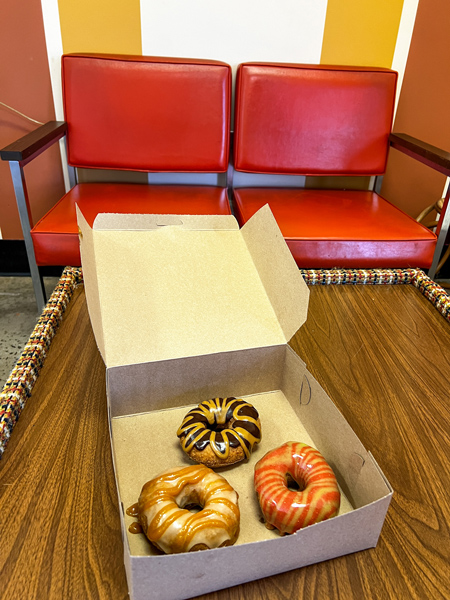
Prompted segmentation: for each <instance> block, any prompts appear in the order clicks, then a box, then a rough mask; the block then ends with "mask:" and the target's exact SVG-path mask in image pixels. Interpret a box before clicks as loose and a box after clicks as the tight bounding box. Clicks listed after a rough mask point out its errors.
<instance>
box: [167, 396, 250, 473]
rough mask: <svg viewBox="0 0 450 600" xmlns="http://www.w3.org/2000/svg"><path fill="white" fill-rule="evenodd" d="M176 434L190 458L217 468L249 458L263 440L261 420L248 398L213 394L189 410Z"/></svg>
mask: <svg viewBox="0 0 450 600" xmlns="http://www.w3.org/2000/svg"><path fill="white" fill-rule="evenodd" d="M177 436H178V437H179V438H180V443H181V447H182V448H183V450H184V452H186V454H187V455H188V456H189V458H190V459H191V460H193V461H195V462H197V463H202V464H204V465H206V466H208V467H211V468H215V467H221V466H225V465H232V464H234V463H237V462H240V461H241V460H244V459H248V458H249V457H250V455H251V453H252V450H253V446H254V445H255V444H257V443H259V441H260V440H261V423H260V420H259V415H258V411H257V410H256V408H255V407H254V406H252V405H251V404H249V403H248V402H245V400H241V399H239V398H213V399H211V400H205V401H204V402H201V403H200V404H199V405H198V406H197V407H196V408H193V409H192V410H190V411H189V412H188V413H187V415H186V416H185V417H184V419H183V422H182V424H181V426H180V427H179V429H178V431H177Z"/></svg>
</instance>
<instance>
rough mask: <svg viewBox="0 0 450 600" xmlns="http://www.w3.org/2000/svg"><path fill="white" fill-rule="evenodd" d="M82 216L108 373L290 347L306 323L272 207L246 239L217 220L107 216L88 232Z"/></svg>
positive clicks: (85, 260) (94, 315)
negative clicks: (126, 367)
mask: <svg viewBox="0 0 450 600" xmlns="http://www.w3.org/2000/svg"><path fill="white" fill-rule="evenodd" d="M77 210H78V213H77V214H78V218H79V227H80V230H81V234H82V235H81V239H80V243H81V257H82V265H83V269H84V283H85V288H86V298H87V303H88V308H89V313H90V317H91V321H92V325H93V329H94V334H95V336H96V340H97V344H98V346H99V349H100V351H101V353H102V356H103V359H104V361H105V363H106V365H107V367H112V366H119V365H127V364H137V363H142V362H152V361H159V360H166V359H173V358H181V357H186V356H196V355H201V354H212V353H217V352H227V351H230V350H243V349H247V348H258V347H265V346H275V345H280V344H285V343H286V342H287V341H288V340H289V339H290V337H291V336H292V335H293V333H295V331H296V330H297V329H298V328H299V327H300V326H301V325H302V324H303V321H304V319H305V317H306V310H307V303H308V290H307V287H306V285H305V284H304V282H303V279H302V278H301V275H300V273H299V272H298V269H297V268H296V267H295V266H294V267H293V264H294V265H295V263H293V259H292V256H291V255H290V252H289V250H288V249H287V247H286V245H285V242H284V240H283V239H282V238H281V239H280V237H279V236H280V235H281V234H279V230H278V227H277V225H276V223H275V220H274V218H273V216H272V214H271V212H270V209H268V207H267V208H264V209H261V211H259V213H257V215H255V217H254V218H252V219H251V220H250V221H249V222H248V224H247V225H248V226H247V225H246V227H245V233H243V230H239V228H238V227H237V223H236V220H235V219H234V217H231V216H219V215H216V216H194V215H120V214H102V215H99V216H98V217H97V218H96V220H95V222H94V227H93V228H90V227H89V225H88V224H87V222H86V220H85V219H84V218H82V215H81V213H80V211H79V209H77ZM169 217H170V218H169ZM253 219H255V221H254V223H253V225H252V221H253ZM180 221H181V224H180ZM274 224H275V226H274ZM253 238H255V240H256V241H255V242H254V241H253ZM261 238H263V241H264V242H265V243H264V247H263V249H259V250H258V249H257V246H258V245H259V244H260V243H261ZM268 263H271V264H268ZM284 300H285V303H284Z"/></svg>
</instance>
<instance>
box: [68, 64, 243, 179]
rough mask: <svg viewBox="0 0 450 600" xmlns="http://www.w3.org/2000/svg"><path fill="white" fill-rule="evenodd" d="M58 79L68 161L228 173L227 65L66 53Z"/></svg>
mask: <svg viewBox="0 0 450 600" xmlns="http://www.w3.org/2000/svg"><path fill="white" fill-rule="evenodd" d="M62 80H63V100H64V113H65V119H66V121H67V123H68V135H67V142H68V160H69V164H71V165H73V166H76V167H96V168H104V169H127V170H137V171H175V172H182V171H187V172H224V171H226V169H227V164H228V155H229V130H230V103H231V67H230V66H229V65H227V64H226V63H222V62H219V61H208V60H194V59H192V60H191V59H177V58H173V59H172V58H156V57H144V56H127V55H123V56H122V55H100V54H97V55H95V54H94V55H87V54H68V55H65V56H63V58H62Z"/></svg>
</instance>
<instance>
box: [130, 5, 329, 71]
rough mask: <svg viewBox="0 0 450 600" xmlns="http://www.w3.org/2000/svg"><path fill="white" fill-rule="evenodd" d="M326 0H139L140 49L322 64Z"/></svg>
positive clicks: (237, 60) (229, 59)
mask: <svg viewBox="0 0 450 600" xmlns="http://www.w3.org/2000/svg"><path fill="white" fill-rule="evenodd" d="M326 9H327V0H315V1H314V2H311V0H278V2H273V0H259V1H258V2H253V1H251V0H228V2H227V3H226V4H223V2H218V1H217V0H216V1H214V0H191V1H190V2H186V1H185V0H165V1H164V2H152V1H150V0H146V1H145V0H142V1H141V28H142V52H143V54H153V55H159V56H184V57H191V58H211V59H217V60H223V61H225V62H227V63H229V64H230V65H231V66H232V67H233V69H235V68H236V66H237V65H238V64H239V63H240V62H243V61H251V60H262V61H286V62H305V63H306V62H310V63H319V62H320V54H321V50H322V40H323V32H324V27H325V18H326Z"/></svg>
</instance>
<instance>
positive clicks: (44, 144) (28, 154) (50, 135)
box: [0, 121, 67, 164]
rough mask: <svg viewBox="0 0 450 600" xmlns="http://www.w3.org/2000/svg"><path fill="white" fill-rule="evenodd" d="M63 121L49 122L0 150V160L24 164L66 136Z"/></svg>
mask: <svg viewBox="0 0 450 600" xmlns="http://www.w3.org/2000/svg"><path fill="white" fill-rule="evenodd" d="M66 132H67V123H66V122H65V121H49V122H48V123H45V124H44V125H41V126H40V127H38V128H37V129H35V130H34V131H31V132H30V133H27V134H26V135H24V136H23V137H21V138H19V139H18V140H16V141H15V142H12V144H9V145H8V146H6V147H5V148H2V149H1V150H0V157H1V159H2V160H7V161H17V162H20V163H22V164H26V163H27V162H29V161H30V160H32V159H33V158H35V157H36V156H38V155H39V154H41V152H43V151H44V150H46V149H47V148H48V147H49V146H51V145H52V144H54V143H55V142H56V141H57V140H59V139H60V138H62V137H63V136H64V135H66Z"/></svg>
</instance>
